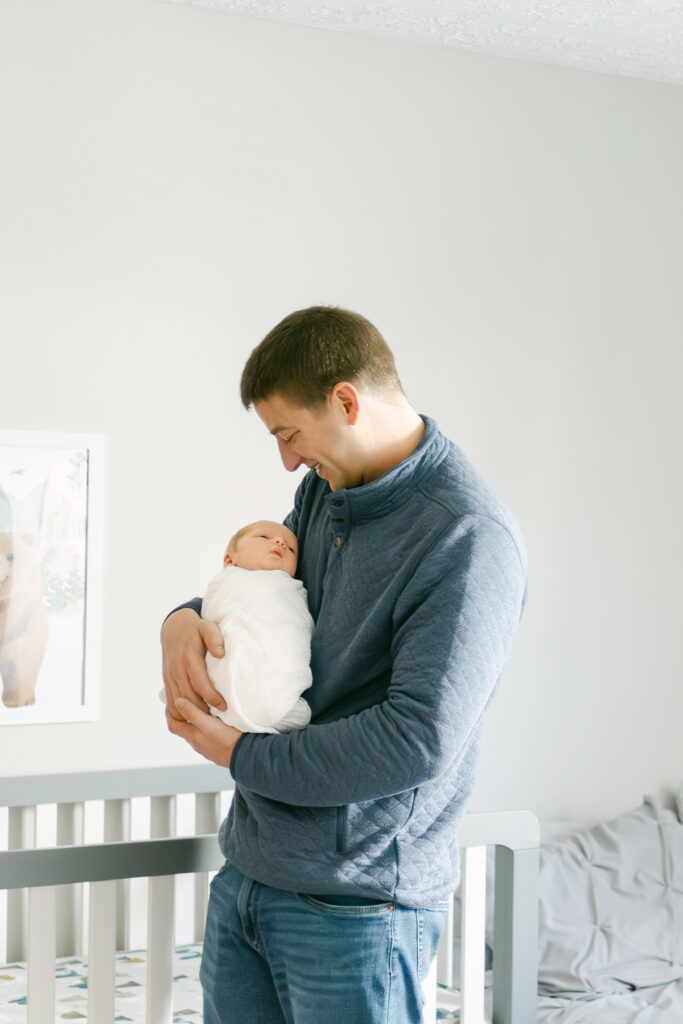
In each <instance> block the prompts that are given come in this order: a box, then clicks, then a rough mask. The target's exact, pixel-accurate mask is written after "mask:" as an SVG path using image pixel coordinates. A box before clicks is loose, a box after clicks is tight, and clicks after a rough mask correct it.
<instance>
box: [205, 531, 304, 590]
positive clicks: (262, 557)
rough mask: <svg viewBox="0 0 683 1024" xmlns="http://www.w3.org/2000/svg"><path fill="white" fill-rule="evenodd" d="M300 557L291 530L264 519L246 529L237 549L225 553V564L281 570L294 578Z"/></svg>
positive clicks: (241, 567) (236, 546) (242, 567)
mask: <svg viewBox="0 0 683 1024" xmlns="http://www.w3.org/2000/svg"><path fill="white" fill-rule="evenodd" d="M298 554H299V547H298V544H297V541H296V537H295V536H294V534H293V533H292V531H291V530H288V529H287V527H286V526H283V525H282V523H271V522H270V521H269V520H267V519H264V520H261V521H260V522H258V523H251V525H250V526H247V528H246V530H245V531H244V533H242V536H241V537H240V538H239V540H238V541H237V544H236V545H235V547H234V548H232V549H230V548H228V550H227V551H226V552H225V558H224V560H223V561H224V564H225V565H236V566H238V568H240V569H282V571H283V572H286V573H288V574H289V575H290V576H293V575H294V573H295V572H296V563H297V558H298Z"/></svg>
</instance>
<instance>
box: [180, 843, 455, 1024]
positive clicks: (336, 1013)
mask: <svg viewBox="0 0 683 1024" xmlns="http://www.w3.org/2000/svg"><path fill="white" fill-rule="evenodd" d="M328 898H329V899H335V900H336V899H337V897H328ZM339 899H340V900H341V902H340V903H335V904H332V903H329V902H325V901H323V900H321V899H320V898H318V897H315V896H307V895H297V894H296V893H291V892H285V891H284V890H282V889H273V888H271V887H269V886H266V885H262V884H260V883H259V882H254V881H253V880H252V879H250V878H246V877H245V876H244V875H242V874H241V872H239V871H238V870H237V869H236V868H235V867H234V866H233V865H232V864H230V863H229V862H227V863H226V864H225V866H224V867H223V868H222V869H221V871H220V872H219V873H218V875H217V876H216V877H215V879H214V880H213V882H212V885H211V898H210V900H209V912H208V918H207V925H206V937H205V940H204V954H203V959H202V967H201V973H200V978H201V982H202V986H203V990H204V1024H420V1022H421V1020H422V1009H423V994H422V985H423V982H424V979H425V977H426V975H427V972H428V969H429V965H430V963H431V961H432V959H433V957H434V954H435V951H436V947H437V944H438V941H439V936H440V934H441V931H442V928H443V924H444V920H445V913H446V910H445V905H444V904H441V905H437V906H435V907H430V908H417V909H416V908H409V907H400V906H398V904H393V903H374V904H371V903H368V902H367V901H363V900H360V901H359V903H358V905H353V904H351V903H350V901H349V899H348V898H345V897H340V898H339Z"/></svg>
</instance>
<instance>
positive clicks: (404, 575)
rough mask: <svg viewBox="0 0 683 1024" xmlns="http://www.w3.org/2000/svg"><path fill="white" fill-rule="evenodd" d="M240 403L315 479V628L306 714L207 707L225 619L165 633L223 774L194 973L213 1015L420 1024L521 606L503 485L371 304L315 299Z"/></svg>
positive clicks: (186, 704)
mask: <svg viewBox="0 0 683 1024" xmlns="http://www.w3.org/2000/svg"><path fill="white" fill-rule="evenodd" d="M241 393H242V401H243V404H244V405H245V407H246V408H251V407H252V406H253V407H254V408H255V410H256V413H257V415H258V416H259V417H260V419H261V420H262V421H263V423H264V424H265V426H266V428H267V429H268V430H269V432H270V433H271V434H272V436H273V437H274V438H275V441H276V443H277V445H278V448H279V451H280V455H281V458H282V462H283V464H284V466H285V468H286V469H288V470H290V471H293V470H295V469H298V468H299V467H300V466H302V465H304V466H306V467H308V472H307V474H306V475H305V477H304V479H303V480H302V482H301V484H300V486H299V488H298V489H297V492H296V495H295V499H294V508H293V509H292V511H291V512H290V514H289V516H288V517H287V519H286V520H285V524H286V526H287V527H288V528H289V529H290V530H292V531H293V533H294V534H295V535H296V538H297V541H298V547H299V561H298V566H297V570H296V576H297V578H298V579H300V580H301V581H302V582H303V584H304V586H305V588H306V591H307V594H308V603H309V609H310V612H311V615H312V616H313V620H314V622H315V630H314V633H313V639H312V645H311V670H312V677H313V684H312V686H311V688H310V689H309V690H308V691H306V693H305V698H306V700H307V702H308V704H309V705H310V709H311V724H310V725H308V726H306V727H305V728H303V729H300V730H297V731H294V732H289V733H286V734H282V735H269V734H263V733H260V734H256V733H242V732H240V731H238V730H237V729H234V728H232V727H230V726H229V725H226V724H225V723H224V722H222V721H221V720H220V719H219V718H217V717H215V716H212V715H210V714H209V713H208V710H207V708H206V704H207V703H208V704H209V705H212V706H214V707H217V708H224V707H225V702H224V701H223V700H222V698H221V697H220V696H219V695H218V694H217V692H216V691H215V690H214V689H213V687H212V686H211V684H210V682H209V679H208V676H207V674H206V666H205V653H206V650H207V648H208V650H209V651H210V652H211V654H212V655H214V656H217V657H220V656H221V654H222V652H223V647H222V638H221V635H220V632H219V630H218V628H217V626H216V625H215V624H214V623H211V622H208V621H205V620H202V619H201V618H200V617H199V615H198V610H199V607H200V603H198V602H190V604H189V605H188V606H185V607H183V608H182V609H179V610H177V611H176V612H175V613H173V614H172V615H171V616H169V618H168V619H167V620H166V623H165V624H164V628H163V633H162V642H163V648H164V681H165V686H166V695H167V701H168V708H167V721H168V726H169V729H170V730H171V731H172V732H173V733H175V734H177V735H179V736H181V737H183V738H184V739H186V740H187V741H188V742H189V743H191V745H192V746H193V747H194V748H195V750H197V751H199V752H200V753H201V754H202V755H204V756H205V757H207V758H209V759H210V760H212V761H215V762H216V763H217V764H220V765H224V766H225V767H226V768H229V770H230V773H231V775H232V776H233V778H234V780H235V797H234V801H233V805H232V808H231V811H230V814H229V815H228V818H227V819H226V821H225V822H224V823H223V825H222V827H221V831H220V842H221V848H222V851H223V853H224V854H225V856H226V864H225V866H224V868H223V869H222V870H221V872H219V874H218V876H217V877H216V879H215V881H214V883H213V885H212V892H211V899H210V905H209V912H208V920H207V929H206V938H205V943H204V954H203V961H202V970H201V980H202V985H203V988H204V1000H205V1004H204V1020H205V1024H228V1022H230V1024H380V1022H381V1024H418V1022H420V1021H421V1018H422V1005H423V999H422V984H423V981H424V978H425V976H426V974H427V971H428V968H429V965H430V962H431V960H432V958H433V956H434V952H435V950H436V946H437V943H438V939H439V935H440V933H441V930H442V927H443V922H444V915H445V901H446V899H447V896H448V894H449V893H450V892H451V891H452V890H453V888H454V887H455V885H456V884H457V881H458V876H459V863H458V847H457V841H456V837H457V830H458V827H459V825H460V822H461V820H462V817H463V815H464V812H465V808H466V805H467V802H468V800H469V797H470V794H471V791H472V788H473V785H474V781H475V773H476V767H477V761H478V756H479V748H480V741H481V734H482V724H483V715H484V711H485V709H486V707H487V706H488V703H489V701H490V700H491V697H492V696H493V693H494V692H495V690H496V688H497V685H498V682H499V680H500V677H501V674H502V672H503V668H504V666H505V663H506V661H507V658H508V654H509V652H510V648H511V644H512V640H513V637H514V634H515V631H516V628H517V625H518V623H519V619H520V617H521V614H522V611H523V607H524V602H525V598H526V577H527V569H526V554H525V550H524V544H523V540H522V538H521V534H520V531H519V527H518V526H517V524H516V522H515V520H514V518H513V517H512V515H511V513H510V512H509V510H508V509H507V507H506V505H505V504H504V503H503V501H502V500H501V498H500V497H499V496H498V495H497V494H496V492H495V491H494V490H493V489H492V488H491V487H490V485H489V484H487V483H486V481H485V480H484V479H483V478H482V477H481V475H480V474H479V473H478V472H477V471H476V470H475V469H474V467H473V466H472V465H471V463H470V462H469V461H468V459H467V458H466V457H465V455H464V454H463V452H462V451H461V450H460V449H459V448H458V447H457V446H456V445H455V444H453V442H451V441H450V440H448V439H447V438H446V437H445V436H444V435H443V434H442V433H441V432H440V431H439V429H438V427H437V425H436V423H435V422H434V421H433V420H431V419H430V418H429V417H427V416H421V415H419V414H418V413H417V412H416V411H415V410H414V409H413V407H412V406H411V405H410V403H409V402H408V399H407V398H406V395H405V393H404V391H403V388H402V386H401V383H400V381H399V378H398V376H397V373H396V368H395V365H394V359H393V355H392V353H391V350H390V349H389V348H388V346H387V344H386V342H385V341H384V339H383V338H382V336H381V335H380V334H379V332H378V331H377V329H376V328H375V327H374V326H373V325H372V324H371V323H370V322H369V321H367V320H366V319H365V318H364V317H361V316H359V315H358V314H356V313H352V312H350V311H348V310H343V309H339V308H337V307H311V308H310V309H304V310H300V311H298V312H296V313H293V314H291V315H290V316H288V317H286V318H285V319H284V320H283V321H281V323H279V324H278V325H277V326H276V327H275V328H273V330H272V331H271V332H270V333H269V334H268V335H267V336H266V338H265V339H264V340H263V341H262V342H261V344H260V345H259V346H258V347H257V348H256V349H255V350H254V351H253V352H252V354H251V356H250V357H249V359H248V360H247V363H246V366H245V368H244V372H243V375H242V383H241Z"/></svg>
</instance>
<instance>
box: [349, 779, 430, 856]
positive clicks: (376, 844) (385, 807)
mask: <svg viewBox="0 0 683 1024" xmlns="http://www.w3.org/2000/svg"><path fill="white" fill-rule="evenodd" d="M415 793H416V790H413V789H411V790H408V791H407V792H405V793H396V794H394V795H393V796H387V797H383V798H382V799H381V800H367V801H365V802H363V803H359V804H346V805H345V806H343V807H337V836H336V851H337V853H343V854H353V852H354V851H360V850H361V849H363V850H365V851H368V852H369V851H370V850H372V856H373V857H376V856H377V855H381V851H383V850H385V849H386V848H387V847H389V846H390V845H391V844H392V843H393V841H394V839H395V838H396V836H397V835H398V833H399V832H400V831H401V830H402V829H403V828H404V827H405V825H406V823H407V822H408V820H409V819H410V815H411V813H412V810H413V805H414V803H415Z"/></svg>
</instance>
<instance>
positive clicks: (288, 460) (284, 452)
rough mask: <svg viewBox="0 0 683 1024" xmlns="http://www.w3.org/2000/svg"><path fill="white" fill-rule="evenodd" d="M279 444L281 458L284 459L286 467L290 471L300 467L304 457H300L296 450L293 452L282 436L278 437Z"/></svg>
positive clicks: (283, 462) (283, 463)
mask: <svg viewBox="0 0 683 1024" xmlns="http://www.w3.org/2000/svg"><path fill="white" fill-rule="evenodd" d="M277 446H278V449H279V452H280V458H281V459H282V465H283V466H284V467H285V469H286V470H288V471H289V472H290V473H292V472H293V471H294V470H295V469H298V468H299V466H300V465H301V463H302V462H303V459H300V458H299V456H298V455H297V454H296V452H293V451H292V449H291V448H290V447H289V446H288V445H287V444H285V442H284V441H283V440H282V438H281V437H278V439H277Z"/></svg>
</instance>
